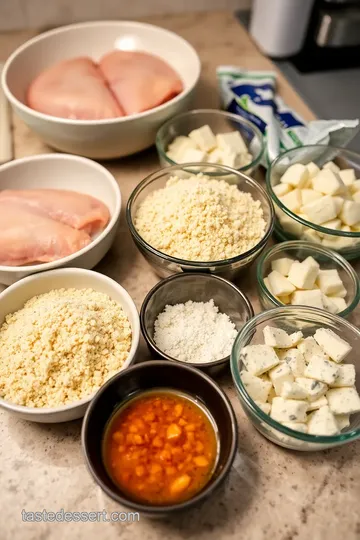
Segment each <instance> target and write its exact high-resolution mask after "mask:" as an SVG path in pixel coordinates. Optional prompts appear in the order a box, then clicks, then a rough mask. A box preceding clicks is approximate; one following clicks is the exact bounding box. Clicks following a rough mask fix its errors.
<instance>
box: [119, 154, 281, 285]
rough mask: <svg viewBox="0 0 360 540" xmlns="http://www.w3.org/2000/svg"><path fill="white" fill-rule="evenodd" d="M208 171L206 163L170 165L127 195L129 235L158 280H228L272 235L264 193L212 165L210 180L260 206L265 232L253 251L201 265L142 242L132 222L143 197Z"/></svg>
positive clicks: (248, 181)
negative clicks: (198, 276)
mask: <svg viewBox="0 0 360 540" xmlns="http://www.w3.org/2000/svg"><path fill="white" fill-rule="evenodd" d="M207 167H209V164H206V163H186V164H184V165H181V166H180V165H173V166H172V167H165V168H164V169H160V170H159V171H156V172H154V173H152V174H150V175H149V176H147V177H146V178H145V179H144V180H143V181H142V182H140V184H139V185H138V186H137V187H136V188H135V189H134V191H133V192H132V194H131V195H130V198H129V201H128V204H127V208H126V219H127V223H128V226H129V229H130V232H131V235H132V237H133V240H134V242H135V244H136V246H137V248H138V249H139V251H140V252H141V253H142V255H143V256H144V257H145V259H146V260H147V262H148V263H149V264H150V265H151V266H152V267H153V269H154V270H155V272H156V273H157V274H158V275H159V276H161V277H167V276H169V275H171V274H175V273H178V272H199V271H200V272H208V273H211V274H218V275H220V276H222V277H224V278H226V279H230V280H231V279H233V278H234V277H235V276H236V275H237V274H238V273H240V272H241V271H242V270H244V269H245V268H248V267H249V266H250V265H251V263H252V262H253V261H254V260H255V259H256V258H257V257H258V256H259V255H260V253H261V252H262V251H263V249H264V248H265V246H266V244H267V241H268V239H269V237H270V235H271V233H272V230H273V224H274V209H273V205H272V202H271V200H270V197H269V195H268V194H267V193H266V191H265V190H264V189H263V188H262V187H261V186H260V185H259V184H258V183H257V182H256V181H255V180H253V179H252V178H249V177H248V176H246V175H245V174H243V173H241V172H239V171H237V170H235V169H231V168H230V167H226V166H225V165H212V170H213V172H212V175H211V180H225V181H226V182H228V183H229V184H235V185H236V186H237V187H238V189H239V190H240V191H242V192H245V193H249V194H250V195H251V196H252V198H253V199H254V200H255V201H259V202H260V205H261V208H262V210H263V219H264V221H265V232H264V235H263V237H262V238H261V239H260V241H259V242H258V243H257V244H256V245H255V246H254V247H252V248H251V249H249V250H248V251H246V252H244V253H240V254H239V255H237V256H236V257H232V258H229V259H224V260H218V261H206V262H202V261H189V260H184V259H180V258H176V257H172V256H171V255H167V254H166V253H163V252H161V251H159V250H158V249H156V248H155V247H153V246H151V245H150V244H149V243H147V242H146V241H145V240H144V238H143V237H142V236H141V234H140V233H139V232H138V231H137V229H136V227H135V224H134V222H135V216H136V213H137V210H138V208H139V206H140V204H142V202H143V201H144V200H145V199H146V197H147V196H148V195H150V193H152V192H153V191H155V190H159V189H161V188H163V187H164V186H165V184H166V182H167V181H168V180H169V179H170V178H172V177H174V176H177V177H179V178H191V177H192V176H193V175H194V170H195V169H196V170H197V171H198V172H199V173H201V172H202V171H203V172H204V174H206V168H207Z"/></svg>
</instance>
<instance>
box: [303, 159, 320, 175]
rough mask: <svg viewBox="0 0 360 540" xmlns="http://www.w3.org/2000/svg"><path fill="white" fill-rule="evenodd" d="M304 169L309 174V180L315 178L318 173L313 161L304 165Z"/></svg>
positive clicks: (318, 170)
mask: <svg viewBox="0 0 360 540" xmlns="http://www.w3.org/2000/svg"><path fill="white" fill-rule="evenodd" d="M306 168H307V170H308V173H309V178H314V176H316V175H317V174H318V173H319V172H320V169H319V167H318V166H317V165H316V163H314V162H313V161H310V163H308V164H307V165H306Z"/></svg>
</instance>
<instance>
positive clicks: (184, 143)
mask: <svg viewBox="0 0 360 540" xmlns="http://www.w3.org/2000/svg"><path fill="white" fill-rule="evenodd" d="M188 148H193V149H195V148H196V144H195V143H194V141H192V140H191V139H189V137H185V136H184V135H180V136H179V137H176V138H175V139H174V140H173V141H172V143H170V144H169V146H168V152H171V154H172V155H173V156H174V158H175V159H174V160H175V161H177V158H181V156H182V155H183V153H184V152H185V150H187V149H188Z"/></svg>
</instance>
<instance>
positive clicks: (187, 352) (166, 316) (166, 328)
mask: <svg viewBox="0 0 360 540" xmlns="http://www.w3.org/2000/svg"><path fill="white" fill-rule="evenodd" d="M154 329H155V332H154V341H155V343H156V345H157V347H158V348H159V349H160V350H161V351H163V352H165V353H166V354H167V355H168V356H171V357H172V358H176V359H177V360H182V361H184V362H191V363H200V362H214V361H216V360H220V359H221V358H224V357H225V356H228V355H229V354H230V352H231V347H232V345H233V343H234V340H235V337H236V335H237V331H236V329H235V325H234V324H233V323H232V322H231V320H230V319H229V317H228V316H227V315H226V314H225V313H219V308H218V307H217V306H215V304H214V300H210V301H209V302H193V301H192V300H189V301H188V302H186V304H176V305H174V306H166V307H165V309H164V311H163V312H162V313H160V314H159V315H158V318H157V319H156V321H155V325H154Z"/></svg>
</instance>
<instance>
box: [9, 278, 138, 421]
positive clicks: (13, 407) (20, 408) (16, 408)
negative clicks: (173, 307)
mask: <svg viewBox="0 0 360 540" xmlns="http://www.w3.org/2000/svg"><path fill="white" fill-rule="evenodd" d="M74 273H75V274H80V275H81V274H82V275H84V274H87V275H92V276H93V277H96V279H98V280H99V281H105V282H108V283H111V284H112V285H116V288H117V289H119V290H121V293H122V294H123V296H124V297H125V298H126V300H127V302H128V306H129V308H130V310H131V312H132V314H133V316H134V321H136V322H135V328H132V337H131V348H130V352H129V356H128V357H127V359H126V360H125V362H124V364H123V365H122V366H121V368H120V369H119V371H118V373H120V371H123V370H124V369H126V368H127V367H128V366H129V365H130V364H131V362H132V361H133V359H134V356H135V354H136V351H137V349H138V346H139V341H140V318H139V314H138V311H137V309H136V306H135V302H134V300H133V299H132V298H131V296H130V294H129V293H128V292H127V290H126V289H124V287H123V286H122V285H120V284H119V283H117V281H115V280H114V279H112V278H110V277H108V276H105V275H104V274H100V273H99V272H95V271H94V270H86V269H84V268H58V269H57V270H50V271H48V272H41V273H39V274H33V275H31V276H27V277H25V278H23V279H20V280H19V281H17V282H16V283H13V284H12V285H10V286H9V287H8V288H7V289H5V291H3V292H2V293H0V302H1V300H2V299H3V298H4V297H6V296H9V295H10V294H12V293H13V292H14V290H15V289H19V288H21V287H22V286H23V285H24V284H27V283H31V282H32V281H39V280H41V279H43V277H45V276H47V275H52V276H56V275H59V274H74ZM44 294H45V293H44ZM131 349H132V350H131ZM116 375H117V373H116V374H115V376H116ZM105 382H106V381H105ZM104 384H105V383H104ZM101 386H102V385H101ZM101 386H100V388H101ZM100 388H99V390H100ZM97 392H98V390H96V391H95V392H93V393H92V394H90V395H89V396H87V397H85V398H83V399H80V400H79V401H74V402H72V403H69V404H68V405H61V406H60V407H53V408H50V407H44V408H42V407H26V406H25V405H18V404H16V403H12V402H11V401H7V400H5V399H2V398H0V407H3V408H4V409H6V410H8V411H10V412H14V413H21V414H28V415H30V416H31V415H33V414H35V415H43V416H47V415H51V414H57V413H63V412H66V411H70V410H73V409H75V408H78V407H81V406H82V405H86V404H87V403H90V401H91V400H92V398H93V397H94V396H95V394H96V393H97Z"/></svg>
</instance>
